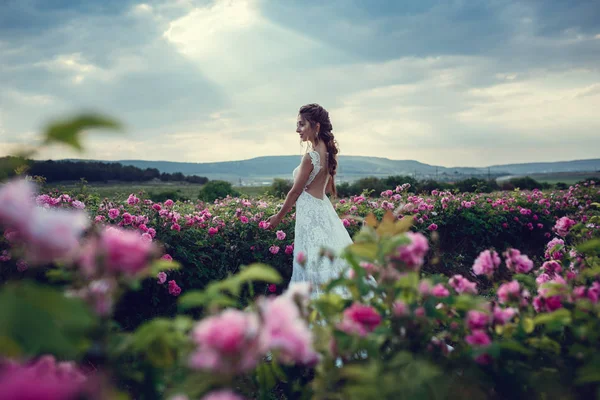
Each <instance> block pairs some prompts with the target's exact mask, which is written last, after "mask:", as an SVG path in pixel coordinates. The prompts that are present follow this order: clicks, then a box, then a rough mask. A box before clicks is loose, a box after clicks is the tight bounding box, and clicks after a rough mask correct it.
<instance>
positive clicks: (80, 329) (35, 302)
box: [0, 281, 96, 358]
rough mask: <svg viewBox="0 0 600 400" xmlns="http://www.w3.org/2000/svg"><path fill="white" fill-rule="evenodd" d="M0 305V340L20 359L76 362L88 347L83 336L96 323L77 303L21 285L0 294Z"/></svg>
mask: <svg viewBox="0 0 600 400" xmlns="http://www.w3.org/2000/svg"><path fill="white" fill-rule="evenodd" d="M0 304H2V306H1V307H0V337H1V338H3V343H4V345H5V346H6V345H7V344H10V346H9V347H12V348H13V349H14V350H16V346H18V347H19V349H20V352H21V353H22V354H23V355H27V356H35V355H39V354H43V353H52V354H54V355H56V356H57V357H64V358H76V357H77V356H78V355H80V354H82V353H83V352H84V351H85V349H86V348H87V346H88V345H89V341H88V340H87V334H89V332H90V330H91V329H92V328H93V326H94V324H95V322H96V319H95V318H94V316H93V315H92V314H91V313H90V310H89V308H88V306H87V305H86V304H85V303H84V302H83V301H82V300H81V299H77V298H68V297H65V295H64V294H63V293H62V292H60V291H58V290H56V289H53V288H49V287H47V286H41V285H38V284H33V283H30V282H27V281H22V282H19V283H8V284H6V285H5V286H4V287H3V288H2V289H1V290H0Z"/></svg>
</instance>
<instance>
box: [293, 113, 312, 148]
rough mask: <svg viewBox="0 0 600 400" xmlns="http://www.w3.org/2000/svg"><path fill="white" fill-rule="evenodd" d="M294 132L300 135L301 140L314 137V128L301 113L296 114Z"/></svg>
mask: <svg viewBox="0 0 600 400" xmlns="http://www.w3.org/2000/svg"><path fill="white" fill-rule="evenodd" d="M296 132H297V133H298V134H299V135H300V139H301V140H302V141H303V142H306V141H307V140H311V141H312V140H313V139H314V137H315V132H316V129H315V128H312V127H311V126H310V123H309V122H308V121H307V120H306V118H304V116H303V115H302V114H298V121H297V122H296Z"/></svg>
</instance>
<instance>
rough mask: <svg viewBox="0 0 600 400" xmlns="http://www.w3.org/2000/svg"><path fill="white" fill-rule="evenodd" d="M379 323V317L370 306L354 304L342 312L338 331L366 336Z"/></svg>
mask: <svg viewBox="0 0 600 400" xmlns="http://www.w3.org/2000/svg"><path fill="white" fill-rule="evenodd" d="M380 323H381V315H379V313H378V312H377V311H376V310H375V309H374V308H373V307H371V306H368V305H364V304H359V303H354V304H353V305H352V306H350V307H348V308H347V309H346V310H344V314H343V319H342V322H341V323H340V324H339V325H338V329H339V330H341V331H344V332H346V333H348V334H358V335H359V336H366V335H367V334H368V333H369V332H372V331H373V330H374V329H375V328H376V327H377V326H378V325H379V324H380Z"/></svg>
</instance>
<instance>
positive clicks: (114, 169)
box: [0, 157, 208, 184]
mask: <svg viewBox="0 0 600 400" xmlns="http://www.w3.org/2000/svg"><path fill="white" fill-rule="evenodd" d="M16 160H17V159H16V158H15V157H3V158H0V165H3V164H4V165H10V164H14V163H15V161H16ZM25 164H26V173H27V174H28V175H31V176H43V177H44V178H46V182H48V183H51V182H61V181H78V180H80V179H81V178H84V179H85V180H86V181H88V182H108V181H122V182H148V181H151V180H154V179H158V180H161V181H163V182H189V183H197V184H205V183H207V182H208V178H206V177H204V176H198V175H184V174H182V173H181V172H174V173H165V172H162V173H161V172H160V171H159V170H158V169H156V168H146V169H141V168H138V167H134V166H132V165H123V164H121V163H106V162H99V161H70V160H60V161H53V160H47V161H38V160H25ZM11 175H16V171H11V172H10V173H9V177H10V176H11Z"/></svg>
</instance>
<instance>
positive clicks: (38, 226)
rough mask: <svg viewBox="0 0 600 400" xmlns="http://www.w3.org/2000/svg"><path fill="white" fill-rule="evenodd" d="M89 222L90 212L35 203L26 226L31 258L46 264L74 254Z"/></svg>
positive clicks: (34, 261)
mask: <svg viewBox="0 0 600 400" xmlns="http://www.w3.org/2000/svg"><path fill="white" fill-rule="evenodd" d="M89 224H90V220H89V219H88V217H87V214H86V213H84V212H81V211H75V210H63V209H44V208H40V207H35V208H34V209H33V210H31V212H30V214H29V219H28V221H27V225H26V226H24V228H23V234H24V237H25V241H26V247H27V250H28V251H27V260H28V261H30V262H31V263H34V264H42V263H47V262H51V261H54V260H57V259H70V258H71V257H74V256H75V255H76V252H77V250H78V248H79V241H80V240H81V237H82V235H83V232H84V231H85V229H87V227H88V226H89ZM67 261H68V260H67Z"/></svg>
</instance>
